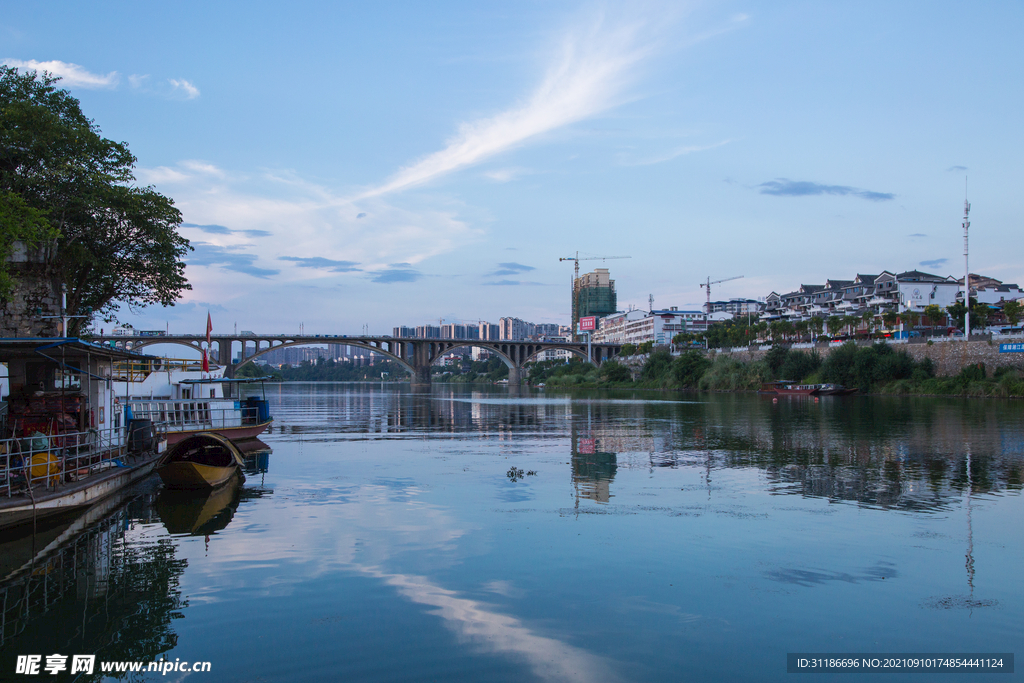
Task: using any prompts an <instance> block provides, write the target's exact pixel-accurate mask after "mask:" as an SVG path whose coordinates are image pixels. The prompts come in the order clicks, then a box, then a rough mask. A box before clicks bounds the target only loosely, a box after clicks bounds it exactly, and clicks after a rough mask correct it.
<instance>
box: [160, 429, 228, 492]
mask: <svg viewBox="0 0 1024 683" xmlns="http://www.w3.org/2000/svg"><path fill="white" fill-rule="evenodd" d="M243 465H244V461H243V459H242V453H241V451H239V450H238V447H237V446H235V444H233V443H231V440H230V439H228V438H227V437H225V436H222V435H220V434H215V433H212V432H203V433H200V434H193V435H191V436H188V437H186V438H185V439H183V440H182V441H179V442H178V443H176V444H174V445H173V446H171V448H169V449H168V450H167V453H166V454H165V455H164V457H163V458H161V460H160V463H159V464H158V465H157V468H156V471H157V474H159V475H160V478H161V479H162V480H163V482H164V485H165V486H167V488H173V489H212V488H216V487H217V486H220V485H221V484H224V483H226V482H227V481H228V480H230V479H231V478H232V477H233V476H235V475H238V476H243V475H242V473H241V468H242V466H243Z"/></svg>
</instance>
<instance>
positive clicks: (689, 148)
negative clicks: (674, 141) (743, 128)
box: [623, 140, 732, 166]
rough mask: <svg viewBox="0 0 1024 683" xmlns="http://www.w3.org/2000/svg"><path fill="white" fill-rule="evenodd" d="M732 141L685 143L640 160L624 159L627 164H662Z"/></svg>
mask: <svg viewBox="0 0 1024 683" xmlns="http://www.w3.org/2000/svg"><path fill="white" fill-rule="evenodd" d="M730 142H732V140H722V141H721V142H716V143H714V144H711V145H685V146H683V147H676V148H674V149H671V150H668V151H667V152H663V153H661V154H656V155H654V156H651V157H647V158H645V159H641V160H638V161H624V162H623V164H624V165H626V166H650V165H651V164H660V163H662V162H664V161H670V160H672V159H675V158H676V157H681V156H684V155H686V154H693V153H694V152H703V151H705V150H708V149H715V148H716V147H721V146H722V145H727V144H729V143H730Z"/></svg>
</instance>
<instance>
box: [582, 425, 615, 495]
mask: <svg viewBox="0 0 1024 683" xmlns="http://www.w3.org/2000/svg"><path fill="white" fill-rule="evenodd" d="M581 441H583V442H587V441H589V440H588V439H581ZM581 446H582V448H580V449H579V452H578V453H573V455H572V483H573V486H575V487H576V491H577V494H578V495H579V497H580V498H587V499H589V500H594V501H597V502H598V503H607V502H608V501H609V500H610V499H611V497H612V492H611V483H612V480H613V479H615V467H616V457H615V454H614V453H604V452H601V451H591V452H589V453H588V452H586V450H587V449H586V446H587V444H586V443H583V444H581Z"/></svg>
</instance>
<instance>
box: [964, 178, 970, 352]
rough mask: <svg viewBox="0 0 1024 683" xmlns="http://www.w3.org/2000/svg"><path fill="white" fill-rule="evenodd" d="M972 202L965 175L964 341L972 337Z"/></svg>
mask: <svg viewBox="0 0 1024 683" xmlns="http://www.w3.org/2000/svg"><path fill="white" fill-rule="evenodd" d="M970 215H971V203H970V202H969V201H967V178H966V177H964V307H965V308H966V309H967V310H966V311H965V312H964V343H966V342H968V341H970V339H971V269H970V266H968V265H967V254H968V249H967V229H968V228H970V227H971V221H970V220H969V217H970ZM965 348H966V347H965Z"/></svg>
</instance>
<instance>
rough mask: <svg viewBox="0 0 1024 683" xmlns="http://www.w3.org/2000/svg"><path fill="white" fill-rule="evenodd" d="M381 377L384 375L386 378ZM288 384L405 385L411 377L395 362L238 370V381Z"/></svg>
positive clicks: (325, 361) (316, 363) (304, 364)
mask: <svg viewBox="0 0 1024 683" xmlns="http://www.w3.org/2000/svg"><path fill="white" fill-rule="evenodd" d="M381 373H384V376H383V378H382V377H381ZM266 375H270V376H271V377H272V378H273V379H274V380H278V381H285V382H365V381H377V382H379V381H381V380H382V379H383V380H384V381H399V382H404V381H406V379H407V378H408V375H409V373H408V372H407V371H406V370H405V368H403V367H402V366H401V365H399V364H398V363H395V362H394V361H380V362H377V363H375V364H373V365H356V364H355V363H352V362H338V361H335V360H333V359H330V358H317V359H316V360H315V361H308V360H304V361H302V362H301V363H300V364H299V365H282V366H281V369H280V370H274V369H272V368H266V367H261V366H259V365H256V364H255V363H246V364H245V365H243V366H242V367H240V368H239V369H238V372H237V373H236V375H235V376H236V377H264V376H266Z"/></svg>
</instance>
